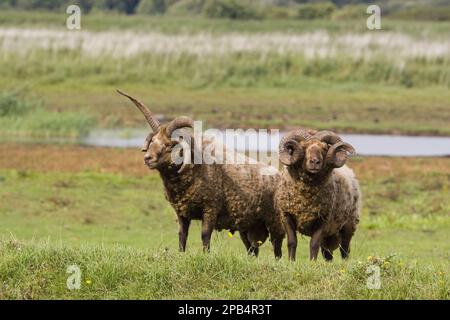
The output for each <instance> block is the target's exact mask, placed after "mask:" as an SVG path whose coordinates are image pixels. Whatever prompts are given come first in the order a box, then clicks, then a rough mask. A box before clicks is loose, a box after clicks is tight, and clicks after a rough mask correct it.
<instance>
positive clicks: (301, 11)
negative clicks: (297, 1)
mask: <svg viewBox="0 0 450 320" xmlns="http://www.w3.org/2000/svg"><path fill="white" fill-rule="evenodd" d="M335 10H336V6H335V5H334V4H332V3H326V2H325V3H322V2H319V3H311V4H302V5H300V6H299V7H298V9H297V16H296V17H297V18H298V19H306V20H312V19H328V18H330V16H331V15H332V14H333V12H334V11H335Z"/></svg>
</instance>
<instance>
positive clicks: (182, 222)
mask: <svg viewBox="0 0 450 320" xmlns="http://www.w3.org/2000/svg"><path fill="white" fill-rule="evenodd" d="M190 224H191V221H190V220H189V219H186V218H184V217H180V216H179V217H178V226H179V230H178V242H179V245H180V252H185V251H186V242H187V237H188V233H189V226H190Z"/></svg>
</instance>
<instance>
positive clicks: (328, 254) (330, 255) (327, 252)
mask: <svg viewBox="0 0 450 320" xmlns="http://www.w3.org/2000/svg"><path fill="white" fill-rule="evenodd" d="M321 250H322V256H323V258H324V259H325V260H326V261H331V260H333V252H331V251H330V250H329V249H328V248H325V247H322V248H321Z"/></svg>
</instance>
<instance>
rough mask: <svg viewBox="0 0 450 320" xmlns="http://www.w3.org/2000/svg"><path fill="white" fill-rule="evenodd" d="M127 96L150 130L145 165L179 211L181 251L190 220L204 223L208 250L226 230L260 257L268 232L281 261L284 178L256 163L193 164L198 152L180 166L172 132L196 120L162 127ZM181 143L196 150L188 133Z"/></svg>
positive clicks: (207, 142) (206, 145)
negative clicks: (278, 192) (277, 200)
mask: <svg viewBox="0 0 450 320" xmlns="http://www.w3.org/2000/svg"><path fill="white" fill-rule="evenodd" d="M126 96H127V97H128V98H130V99H131V100H132V101H133V102H134V103H135V104H136V105H137V106H138V108H139V109H141V111H143V113H144V115H146V118H147V120H148V122H149V124H150V126H151V127H152V131H153V132H152V133H150V134H149V136H148V137H147V139H146V142H145V145H144V148H143V151H145V152H146V154H145V156H144V161H145V164H146V165H147V166H148V167H149V168H150V169H156V170H158V172H159V174H160V176H161V179H162V181H163V184H164V189H165V195H166V199H167V200H168V201H169V202H170V204H171V205H172V207H173V208H174V209H175V212H176V215H177V218H178V224H179V247H180V251H185V249H186V242H187V237H188V231H189V226H190V223H191V221H192V220H201V221H202V231H201V237H202V242H203V248H204V250H209V247H210V239H211V234H212V231H213V230H223V229H227V230H230V232H232V233H234V232H235V231H239V233H240V236H241V239H242V241H243V243H244V245H245V247H246V249H247V251H248V252H249V253H250V254H254V255H258V251H259V246H260V245H261V244H262V243H264V242H265V240H266V239H267V237H268V236H269V233H270V240H271V242H272V245H273V248H274V254H275V256H276V257H277V258H279V257H281V246H282V241H283V237H284V228H283V225H282V223H281V219H280V218H279V217H278V216H277V215H276V211H275V208H274V204H273V195H274V192H275V188H276V186H277V185H278V183H279V179H280V175H279V172H278V170H277V169H275V168H274V167H271V166H268V165H266V164H263V163H260V162H256V161H254V160H253V163H249V161H246V162H244V163H245V164H219V163H213V164H204V163H202V164H192V163H193V158H194V155H193V152H194V149H195V148H191V149H190V150H191V152H192V154H190V155H188V154H183V155H181V154H180V157H182V158H184V161H183V163H180V164H176V163H174V161H173V160H172V157H171V154H172V152H173V151H174V149H175V148H176V146H177V145H178V144H179V143H180V141H177V140H174V139H173V138H172V133H173V131H174V130H176V129H181V128H188V127H192V124H193V123H192V120H191V119H189V118H186V117H180V118H177V119H175V120H173V121H172V122H170V123H168V124H165V125H161V124H159V122H158V121H157V120H156V119H155V118H154V117H153V116H152V114H151V113H150V111H149V110H148V109H147V108H146V107H145V106H144V105H143V104H142V103H140V102H139V101H137V100H136V99H134V98H131V97H130V96H128V95H126ZM183 139H184V140H185V141H187V140H190V141H191V142H192V146H194V145H195V144H194V143H193V142H194V141H193V138H192V137H191V136H190V134H189V133H185V134H183ZM183 139H182V140H183ZM202 142H203V143H202V148H203V149H202V151H203V150H204V149H205V148H209V149H208V150H212V152H211V153H212V154H213V155H214V154H215V149H214V147H211V146H210V144H211V143H213V142H214V141H213V140H210V139H208V138H203V141H202ZM214 146H215V145H214ZM224 152H226V150H225V149H224ZM239 156H240V157H244V158H246V157H245V156H243V155H239ZM187 159H189V160H190V161H186V160H187ZM246 159H248V158H246ZM268 172H271V174H267V173H268Z"/></svg>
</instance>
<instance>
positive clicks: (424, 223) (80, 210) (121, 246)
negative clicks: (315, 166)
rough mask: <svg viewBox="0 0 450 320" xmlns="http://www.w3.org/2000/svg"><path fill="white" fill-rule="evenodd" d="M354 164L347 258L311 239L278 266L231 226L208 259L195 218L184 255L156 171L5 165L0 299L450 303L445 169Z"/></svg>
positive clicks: (217, 236) (0, 186) (0, 194)
mask: <svg viewBox="0 0 450 320" xmlns="http://www.w3.org/2000/svg"><path fill="white" fill-rule="evenodd" d="M355 161H356V162H355V163H354V166H355V167H356V168H357V169H358V168H360V169H358V170H357V171H358V172H361V178H360V180H361V185H362V189H363V198H364V206H363V211H362V218H361V224H360V227H359V229H358V231H357V233H356V235H355V237H354V239H353V243H352V254H351V259H350V260H349V261H346V262H342V261H341V259H340V258H339V257H338V256H337V257H336V259H335V261H334V262H333V263H325V262H322V261H321V260H320V261H319V262H317V263H311V262H308V258H307V254H308V238H306V237H300V238H299V239H300V240H299V248H298V256H299V257H298V261H297V262H296V263H289V262H288V261H287V260H286V257H284V258H283V259H282V260H281V261H280V262H276V261H274V259H273V257H272V250H271V247H270V245H269V244H268V243H266V244H264V245H263V247H262V250H261V256H260V257H259V258H258V259H254V258H249V257H247V256H246V254H245V252H244V248H243V245H242V244H241V242H240V240H239V237H238V236H237V235H235V236H234V237H233V238H229V237H228V235H227V232H226V231H223V232H220V233H218V232H215V233H214V234H213V239H212V252H211V254H208V255H205V254H203V253H202V252H201V241H200V224H199V222H194V223H193V225H192V227H191V232H190V236H189V240H188V253H187V254H179V253H178V252H177V248H178V240H177V224H176V219H175V214H174V212H173V209H172V208H171V207H170V205H169V204H168V203H167V202H166V200H165V199H164V196H163V190H162V185H161V181H160V178H159V177H158V175H156V174H150V175H148V176H145V177H133V176H127V175H121V174H110V173H104V172H103V173H102V169H101V164H100V163H99V168H98V170H94V171H85V172H73V173H58V172H47V173H39V172H35V171H19V170H7V169H2V170H0V199H2V201H1V202H0V219H1V221H2V223H1V225H0V234H1V235H2V237H3V240H2V241H1V242H0V283H1V286H2V288H1V290H0V297H1V298H33V299H44V298H82V299H90V298H108V299H115V298H138V299H141V298H145V299H147V298H152V299H153V298H156V299H160V298H164V299H182V298H193V299H195V298H206V299H212V298H223V299H233V298H236V299H240V298H242V299H259V298H276V299H297V298H325V299H330V298H331V299H338V298H339V299H366V298H368V299H375V298H377V299H378V298H380V299H424V298H427V299H449V297H450V296H449V294H450V291H449V290H450V278H449V274H448V270H449V266H450V265H449V261H450V259H449V258H450V256H449V252H450V238H449V230H450V219H449V216H448V213H449V212H450V202H449V199H450V197H449V196H448V187H449V179H448V174H446V173H442V172H440V170H441V169H439V167H436V168H435V169H433V167H430V166H431V164H432V160H420V159H419V160H405V161H408V162H407V164H408V166H410V167H411V166H412V167H414V168H416V169H414V170H413V171H409V173H407V172H397V173H394V172H391V173H390V174H377V171H378V170H380V169H377V168H373V167H370V166H371V164H370V163H375V162H370V163H366V162H367V161H368V160H367V159H359V160H358V159H356V160H355ZM386 161H387V162H384V161H381V160H380V161H379V165H380V168H384V169H383V170H385V167H384V166H391V165H392V164H389V163H390V162H389V161H388V160H386ZM441 165H444V164H442V163H441ZM367 166H369V167H367ZM425 166H428V168H429V169H427V170H424V168H425ZM364 168H365V169H364ZM401 168H402V167H401ZM392 170H398V169H395V168H392ZM383 172H386V171H383ZM387 172H389V171H387ZM283 250H284V253H285V254H286V244H285V243H284V246H283ZM392 255H395V256H394V257H391V256H392ZM369 256H373V257H376V258H373V259H371V258H369V260H370V261H368V257H369ZM373 263H376V264H379V265H380V266H381V268H382V273H381V274H382V289H381V290H369V289H367V288H366V275H365V272H366V267H367V266H368V265H370V264H373ZM71 264H77V265H79V266H80V268H81V270H82V272H83V278H82V279H83V283H82V289H81V290H79V291H69V290H67V288H66V279H67V277H68V275H67V274H66V269H67V267H68V266H69V265H71ZM86 280H91V284H87V283H86V282H85V281H86Z"/></svg>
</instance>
